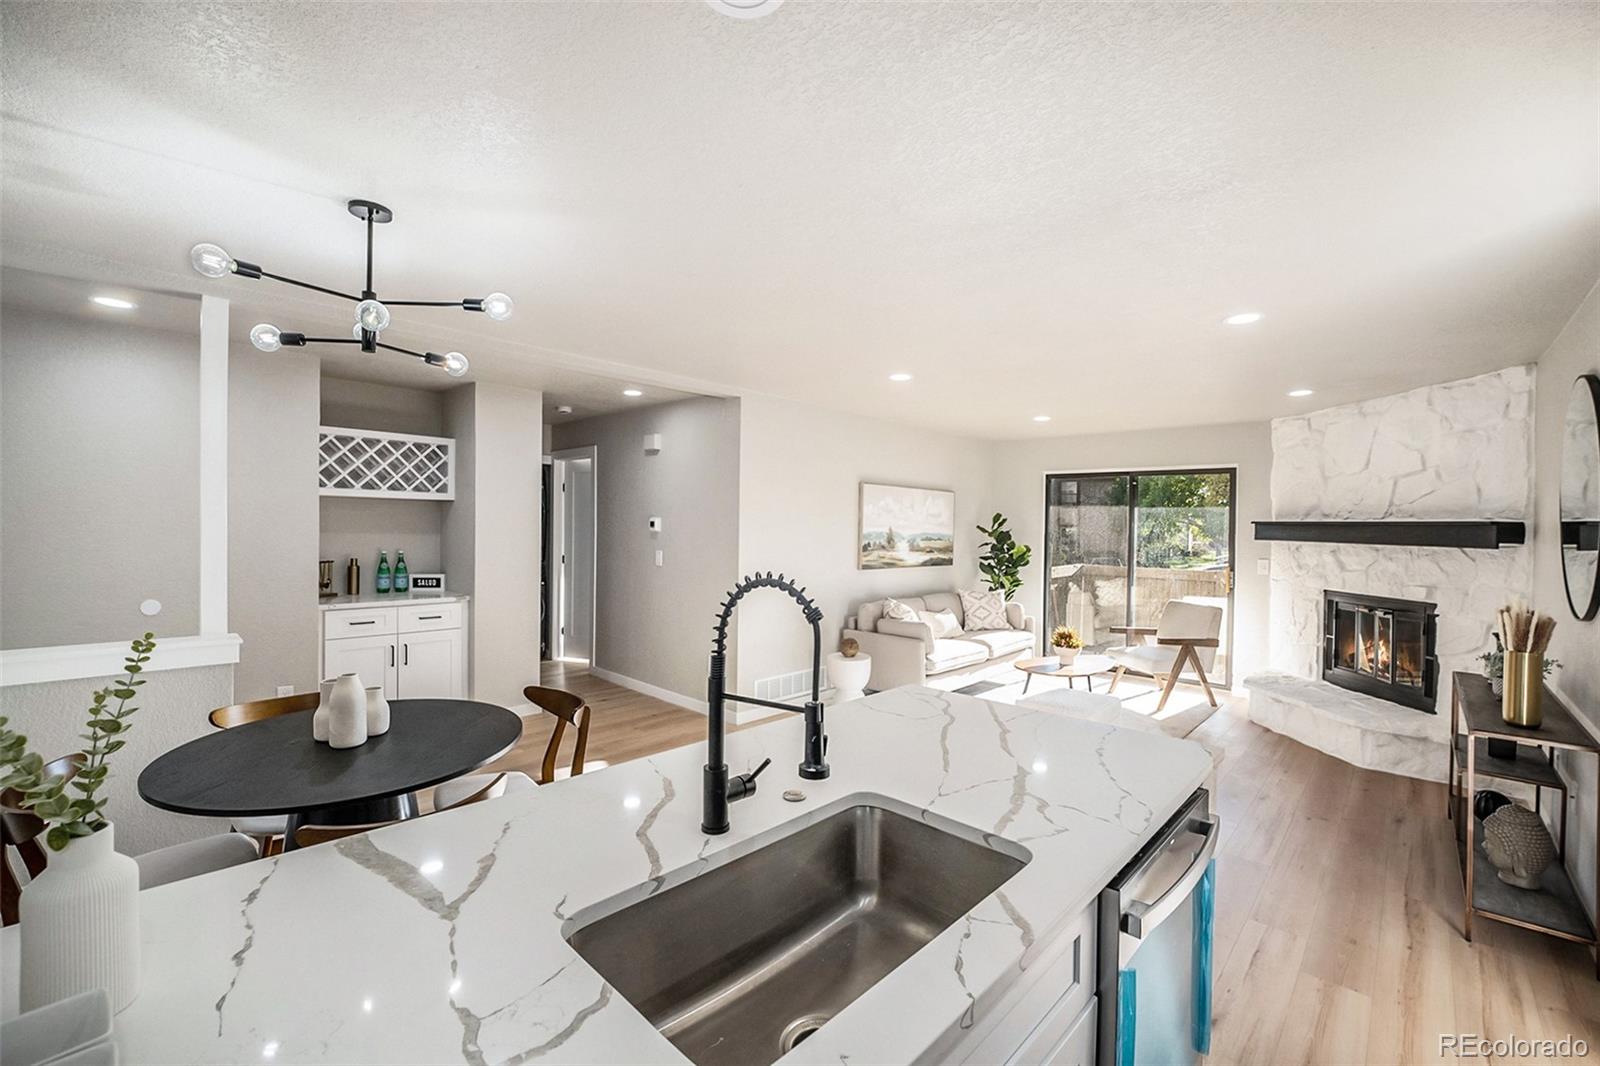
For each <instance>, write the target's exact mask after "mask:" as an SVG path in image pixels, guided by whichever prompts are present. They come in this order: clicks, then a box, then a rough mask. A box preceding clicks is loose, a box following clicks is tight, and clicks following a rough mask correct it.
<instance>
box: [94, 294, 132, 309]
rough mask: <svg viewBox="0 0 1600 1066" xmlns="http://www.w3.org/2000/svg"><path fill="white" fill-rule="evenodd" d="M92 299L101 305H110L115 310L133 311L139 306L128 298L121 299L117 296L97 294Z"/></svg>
mask: <svg viewBox="0 0 1600 1066" xmlns="http://www.w3.org/2000/svg"><path fill="white" fill-rule="evenodd" d="M91 299H92V300H93V302H95V303H97V304H99V305H100V306H101V307H109V308H111V309H112V310H114V311H132V310H133V309H134V308H135V307H137V306H139V305H138V304H135V303H133V302H131V301H128V300H123V299H120V298H119V297H116V296H95V297H91Z"/></svg>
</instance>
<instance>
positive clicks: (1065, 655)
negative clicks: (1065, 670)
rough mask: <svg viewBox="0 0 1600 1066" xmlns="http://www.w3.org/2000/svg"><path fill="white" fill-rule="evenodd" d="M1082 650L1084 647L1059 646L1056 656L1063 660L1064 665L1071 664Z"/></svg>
mask: <svg viewBox="0 0 1600 1066" xmlns="http://www.w3.org/2000/svg"><path fill="white" fill-rule="evenodd" d="M1082 650H1083V649H1082V648H1057V649H1056V658H1057V659H1060V660H1061V665H1062V666H1071V665H1072V664H1073V661H1074V660H1076V659H1077V658H1078V653H1079V652H1080V651H1082Z"/></svg>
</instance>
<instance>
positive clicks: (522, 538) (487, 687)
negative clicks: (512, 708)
mask: <svg viewBox="0 0 1600 1066" xmlns="http://www.w3.org/2000/svg"><path fill="white" fill-rule="evenodd" d="M543 401H544V396H543V394H542V393H540V392H538V391H537V390H534V389H520V388H516V387H514V386H510V385H491V384H487V383H484V382H478V383H475V384H471V385H466V386H463V387H460V388H456V389H452V390H450V392H449V393H447V394H446V397H445V422H446V426H447V434H446V435H448V436H454V437H455V438H456V441H457V446H458V448H459V449H460V453H459V455H458V466H457V469H456V473H457V481H458V484H457V489H456V498H455V500H454V501H453V502H452V503H451V504H448V505H447V511H446V514H445V549H444V558H445V570H446V575H447V576H446V579H445V580H446V582H447V583H448V584H449V585H450V586H451V587H452V588H454V589H456V590H457V591H464V592H470V593H471V594H472V610H471V618H472V654H471V661H470V670H471V680H472V694H473V698H475V699H480V700H486V701H488V702H490V703H499V704H503V705H512V704H518V703H522V702H524V701H523V698H522V689H523V687H524V686H527V685H532V684H537V683H538V681H539V539H540V532H541V531H540V523H539V514H540V483H539V479H540V476H541V469H540V467H541V462H542V452H543V443H544V432H543V421H544V418H543V413H542V404H543Z"/></svg>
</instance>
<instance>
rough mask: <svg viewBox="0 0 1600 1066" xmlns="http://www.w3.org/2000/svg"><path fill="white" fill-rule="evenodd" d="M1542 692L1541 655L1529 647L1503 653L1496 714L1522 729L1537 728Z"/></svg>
mask: <svg viewBox="0 0 1600 1066" xmlns="http://www.w3.org/2000/svg"><path fill="white" fill-rule="evenodd" d="M1543 696H1544V656H1543V655H1540V654H1538V653H1537V652H1531V651H1508V652H1506V653H1505V692H1504V694H1503V695H1502V696H1501V697H1500V717H1501V718H1504V719H1505V720H1506V721H1507V722H1508V723H1510V724H1511V725H1514V726H1521V727H1522V728H1523V729H1537V728H1539V723H1540V722H1542V721H1544V715H1543V712H1542V710H1541V708H1540V700H1541V698H1542V697H1543Z"/></svg>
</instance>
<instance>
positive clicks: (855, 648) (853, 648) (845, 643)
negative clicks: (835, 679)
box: [839, 637, 861, 659]
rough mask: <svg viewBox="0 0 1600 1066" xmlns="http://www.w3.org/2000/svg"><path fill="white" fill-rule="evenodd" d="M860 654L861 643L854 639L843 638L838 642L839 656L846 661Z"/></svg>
mask: <svg viewBox="0 0 1600 1066" xmlns="http://www.w3.org/2000/svg"><path fill="white" fill-rule="evenodd" d="M860 652H861V642H860V641H858V640H856V638H855V637H845V638H844V639H843V640H841V641H840V642H839V654H840V655H843V656H844V657H845V658H846V659H854V658H855V657H856V656H857V655H858V654H860Z"/></svg>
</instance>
